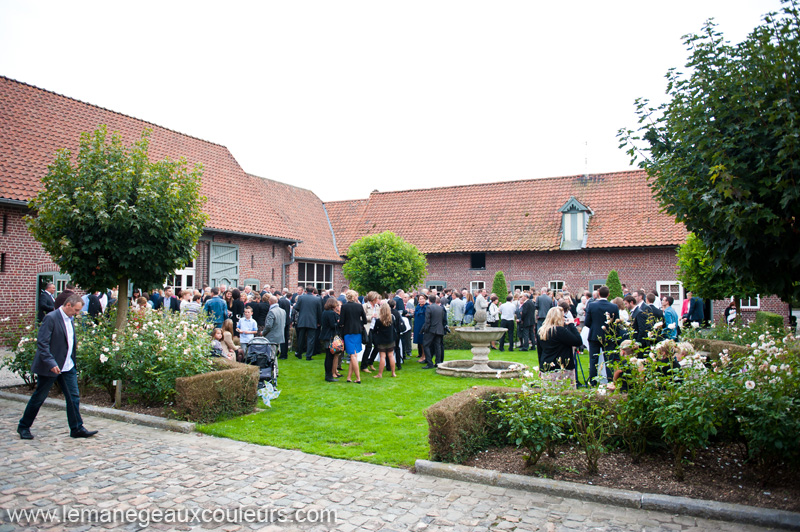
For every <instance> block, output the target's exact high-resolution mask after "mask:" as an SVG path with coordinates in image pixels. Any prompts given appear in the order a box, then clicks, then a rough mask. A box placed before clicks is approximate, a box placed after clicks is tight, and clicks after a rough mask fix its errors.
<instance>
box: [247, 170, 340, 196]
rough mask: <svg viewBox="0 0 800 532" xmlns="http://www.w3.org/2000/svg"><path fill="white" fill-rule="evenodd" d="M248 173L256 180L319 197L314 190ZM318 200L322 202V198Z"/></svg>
mask: <svg viewBox="0 0 800 532" xmlns="http://www.w3.org/2000/svg"><path fill="white" fill-rule="evenodd" d="M246 173H247V175H249V176H250V177H254V178H256V179H263V180H264V181H272V182H273V183H277V184H279V185H286V186H287V187H292V188H296V189H298V190H305V191H306V192H311V193H312V194H314V195H315V196H317V193H316V192H314V191H313V190H311V189H310V188H305V187H298V186H297V185H292V184H291V183H286V182H285V181H278V180H277V179H272V178H271V177H262V176H260V175H256V174H251V173H250V172H246ZM317 199H318V200H320V201H322V198H320V197H319V196H317ZM322 203H325V202H324V201H322Z"/></svg>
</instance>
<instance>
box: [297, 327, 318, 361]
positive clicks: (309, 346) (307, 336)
mask: <svg viewBox="0 0 800 532" xmlns="http://www.w3.org/2000/svg"><path fill="white" fill-rule="evenodd" d="M296 341H297V345H296V346H295V349H294V352H295V354H296V355H302V354H303V353H305V354H306V358H311V357H312V356H313V355H314V346H315V345H316V343H317V329H316V327H298V328H297V340H296Z"/></svg>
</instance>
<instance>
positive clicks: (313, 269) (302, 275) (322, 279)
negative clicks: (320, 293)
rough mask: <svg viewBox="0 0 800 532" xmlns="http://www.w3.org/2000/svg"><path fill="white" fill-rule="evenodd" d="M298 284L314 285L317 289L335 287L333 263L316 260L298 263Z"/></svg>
mask: <svg viewBox="0 0 800 532" xmlns="http://www.w3.org/2000/svg"><path fill="white" fill-rule="evenodd" d="M297 282H298V284H304V285H313V286H314V287H316V289H317V290H330V289H331V288H333V265H332V264H322V263H316V262H298V263H297Z"/></svg>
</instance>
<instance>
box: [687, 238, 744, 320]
mask: <svg viewBox="0 0 800 532" xmlns="http://www.w3.org/2000/svg"><path fill="white" fill-rule="evenodd" d="M715 264H716V265H718V266H715ZM677 275H678V280H679V281H680V282H681V283H683V286H684V287H686V289H687V290H690V291H691V292H692V294H694V295H696V296H697V297H700V298H702V299H727V298H729V297H731V296H733V298H734V300H735V301H736V315H737V316H741V314H740V313H739V300H740V299H744V298H746V297H752V296H754V295H755V294H757V293H758V288H757V287H756V286H755V285H754V284H746V283H742V282H741V280H740V279H739V277H738V276H737V275H736V274H735V273H734V272H733V271H731V269H730V268H728V267H727V265H726V264H724V263H722V262H721V260H720V258H719V257H717V256H715V254H714V253H713V252H711V251H709V250H708V249H707V248H706V247H705V245H704V244H703V241H702V240H700V239H699V238H697V236H695V234H694V233H689V236H688V237H687V238H686V243H685V244H683V245H682V246H680V247H679V248H678V274H677Z"/></svg>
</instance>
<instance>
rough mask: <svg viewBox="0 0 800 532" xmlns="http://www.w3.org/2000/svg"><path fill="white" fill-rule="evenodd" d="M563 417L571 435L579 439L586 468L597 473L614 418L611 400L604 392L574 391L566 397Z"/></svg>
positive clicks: (610, 434)
mask: <svg viewBox="0 0 800 532" xmlns="http://www.w3.org/2000/svg"><path fill="white" fill-rule="evenodd" d="M568 399H569V400H568V402H567V409H566V411H565V412H568V413H569V415H568V416H567V417H566V421H567V424H568V426H569V429H570V433H571V436H572V437H573V438H574V439H575V440H576V441H577V442H578V445H579V446H580V448H581V449H582V450H583V454H584V457H585V458H586V471H587V473H589V474H590V475H594V474H597V462H598V461H599V460H600V456H602V455H603V453H605V452H607V451H608V450H609V442H610V440H611V436H612V429H613V427H614V422H615V421H616V415H615V414H614V411H613V408H612V407H613V402H612V401H610V400H609V398H608V397H607V396H606V395H605V394H602V395H601V394H597V395H596V396H595V394H594V393H592V392H590V393H583V392H580V393H573V394H570V395H569V396H568Z"/></svg>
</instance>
